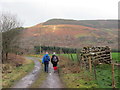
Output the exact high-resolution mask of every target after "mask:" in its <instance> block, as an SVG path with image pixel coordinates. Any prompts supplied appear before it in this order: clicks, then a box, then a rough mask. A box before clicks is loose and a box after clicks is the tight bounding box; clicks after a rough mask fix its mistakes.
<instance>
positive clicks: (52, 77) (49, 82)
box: [40, 63, 64, 88]
mask: <svg viewBox="0 0 120 90" xmlns="http://www.w3.org/2000/svg"><path fill="white" fill-rule="evenodd" d="M63 87H64V86H63V84H62V83H61V81H60V78H59V75H58V73H57V72H56V73H54V70H53V67H52V64H51V63H50V64H49V73H48V76H47V79H46V80H45V81H44V82H43V84H42V85H41V86H40V88H63Z"/></svg>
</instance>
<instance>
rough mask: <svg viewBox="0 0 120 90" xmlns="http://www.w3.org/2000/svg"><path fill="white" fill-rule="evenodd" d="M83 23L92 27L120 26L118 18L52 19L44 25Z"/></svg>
mask: <svg viewBox="0 0 120 90" xmlns="http://www.w3.org/2000/svg"><path fill="white" fill-rule="evenodd" d="M61 24H69V25H83V26H87V27H92V28H118V20H72V19H50V20H48V21H46V22H44V23H43V25H61Z"/></svg>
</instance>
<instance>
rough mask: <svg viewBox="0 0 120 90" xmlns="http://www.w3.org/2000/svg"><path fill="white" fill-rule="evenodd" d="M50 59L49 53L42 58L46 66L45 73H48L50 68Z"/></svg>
mask: <svg viewBox="0 0 120 90" xmlns="http://www.w3.org/2000/svg"><path fill="white" fill-rule="evenodd" d="M49 61H50V57H49V55H48V52H46V54H45V55H44V56H43V58H42V64H44V71H45V72H47V73H48V66H49Z"/></svg>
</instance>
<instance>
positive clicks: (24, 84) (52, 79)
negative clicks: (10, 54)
mask: <svg viewBox="0 0 120 90" xmlns="http://www.w3.org/2000/svg"><path fill="white" fill-rule="evenodd" d="M26 58H27V59H31V60H33V61H34V63H35V67H34V69H33V71H32V72H30V73H29V74H28V75H26V76H25V77H23V78H22V79H21V80H19V81H18V82H17V83H15V84H14V85H13V87H12V88H28V87H30V86H31V85H32V84H33V83H34V81H35V80H37V79H38V75H40V70H43V69H41V68H42V67H41V64H40V62H39V61H38V59H39V58H36V57H26ZM40 88H63V84H62V83H61V81H60V79H59V76H58V73H54V71H53V68H52V64H51V63H50V64H49V73H48V76H47V77H46V80H45V81H44V82H43V84H42V85H41V86H40Z"/></svg>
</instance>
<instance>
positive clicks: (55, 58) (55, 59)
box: [51, 52, 59, 71]
mask: <svg viewBox="0 0 120 90" xmlns="http://www.w3.org/2000/svg"><path fill="white" fill-rule="evenodd" d="M58 62H59V58H58V56H57V55H56V54H55V52H54V53H53V55H52V58H51V63H52V64H53V68H54V70H55V71H56V70H57V64H58Z"/></svg>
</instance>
